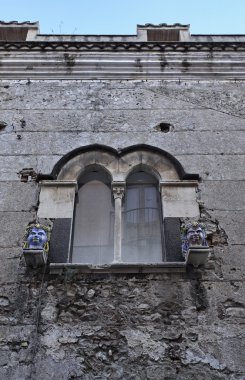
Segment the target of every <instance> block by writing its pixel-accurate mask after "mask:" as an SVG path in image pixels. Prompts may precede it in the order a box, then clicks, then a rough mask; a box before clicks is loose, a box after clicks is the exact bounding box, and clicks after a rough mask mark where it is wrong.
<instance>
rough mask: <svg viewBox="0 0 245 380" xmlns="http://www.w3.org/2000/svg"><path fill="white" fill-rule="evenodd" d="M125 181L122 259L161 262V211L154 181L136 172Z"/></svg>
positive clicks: (146, 175) (142, 173)
mask: <svg viewBox="0 0 245 380" xmlns="http://www.w3.org/2000/svg"><path fill="white" fill-rule="evenodd" d="M128 183H129V184H128V186H127V190H126V196H125V203H124V212H123V240H122V258H123V261H124V262H135V263H136V262H138V263H143V262H144V263H154V262H161V261H162V260H163V259H162V236H161V210H160V202H159V194H158V191H157V185H156V180H155V178H154V177H151V176H150V175H148V174H146V173H144V172H138V173H135V174H133V175H132V176H130V178H129V181H128Z"/></svg>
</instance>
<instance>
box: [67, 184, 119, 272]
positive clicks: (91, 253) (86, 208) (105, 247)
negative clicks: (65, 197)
mask: <svg viewBox="0 0 245 380" xmlns="http://www.w3.org/2000/svg"><path fill="white" fill-rule="evenodd" d="M113 228H114V209H113V205H112V200H111V191H110V189H109V188H108V186H106V185H105V184H104V183H102V182H100V181H97V180H93V181H90V182H88V183H86V184H85V185H83V186H82V187H81V188H80V190H79V192H78V204H77V205H76V212H75V229H74V240H73V255H72V262H74V263H89V264H97V265H101V264H106V263H110V262H112V261H113V246H114V244H113Z"/></svg>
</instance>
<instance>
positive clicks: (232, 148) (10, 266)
mask: <svg viewBox="0 0 245 380" xmlns="http://www.w3.org/2000/svg"><path fill="white" fill-rule="evenodd" d="M244 90H245V85H244V83H242V82H237V81H236V82H231V81H230V82H218V81H216V82H215V81H212V82H211V81H210V82H200V83H199V82H182V81H181V82H173V81H169V82H168V81H69V80H66V81H48V80H47V81H28V80H27V81H2V82H1V84H0V121H3V122H5V123H7V126H4V125H3V126H2V127H1V126H0V128H1V129H0V157H1V158H0V160H1V165H0V181H1V182H0V186H1V188H0V189H1V198H0V224H1V228H0V229H1V234H0V247H1V270H0V280H1V294H0V306H1V316H0V328H1V334H0V345H1V350H2V351H1V355H0V365H1V367H0V368H1V369H0V373H1V375H0V377H1V378H3V379H5V378H9V379H18V380H20V379H43V380H44V379H49V378H53V379H86V380H89V379H101V380H102V379H106V378H110V379H156V380H158V379H181V380H182V379H193V380H194V379H232V380H242V379H244V378H245V367H244V360H243V356H244V348H245V347H244V322H245V300H244V273H243V269H244V244H245V241H244V239H245V238H244V236H245V235H244V190H245V186H244V177H245V172H244V105H243V103H244ZM161 122H167V123H170V124H171V128H169V131H166V132H164V131H161V130H160V127H159V124H160V123H161ZM94 143H98V144H103V145H107V146H111V147H113V148H116V149H120V148H124V147H127V146H130V145H134V144H141V143H147V144H149V145H153V146H156V147H159V148H162V149H164V150H166V151H167V152H169V153H171V154H172V155H173V156H175V157H176V158H177V159H178V160H179V161H180V162H181V164H182V165H183V167H184V169H185V171H186V172H190V173H199V174H200V176H201V178H202V181H201V183H200V199H201V201H202V202H204V204H203V209H202V215H203V217H204V218H206V219H208V221H209V222H210V221H212V223H213V224H216V225H217V231H216V234H215V235H214V236H213V244H214V250H213V255H212V258H211V260H210V263H209V265H208V266H207V267H206V268H205V269H199V270H196V271H194V270H193V271H188V272H187V273H186V274H180V273H179V274H178V273H176V274H175V273H171V274H161V275H160V274H158V275H136V276H134V275H103V276H99V275H85V274H83V275H82V274H75V273H73V272H72V270H68V271H67V272H66V274H65V275H64V276H61V277H59V276H58V277H55V276H51V275H48V274H43V273H42V270H41V271H38V270H26V268H25V267H24V263H23V259H22V258H21V251H22V250H21V242H22V236H23V233H24V228H25V226H26V225H27V224H28V223H29V222H31V221H32V220H34V218H35V216H36V210H37V207H38V192H39V189H38V184H37V183H36V182H35V181H29V182H27V183H21V182H20V177H19V175H18V173H19V172H20V171H21V170H22V169H23V168H34V170H35V171H36V172H38V173H43V174H44V173H45V174H47V173H50V172H51V170H52V168H53V166H54V164H55V163H56V162H57V161H58V160H59V159H60V158H61V157H62V156H63V155H64V154H66V153H68V152H70V151H71V150H73V149H75V148H78V147H80V146H84V145H89V144H94ZM227 243H228V244H227Z"/></svg>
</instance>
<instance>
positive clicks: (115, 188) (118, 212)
mask: <svg viewBox="0 0 245 380" xmlns="http://www.w3.org/2000/svg"><path fill="white" fill-rule="evenodd" d="M112 193H113V197H114V200H115V221H114V262H115V263H118V262H119V263H120V262H121V261H122V200H123V197H124V193H125V186H124V185H121V184H113V185H112Z"/></svg>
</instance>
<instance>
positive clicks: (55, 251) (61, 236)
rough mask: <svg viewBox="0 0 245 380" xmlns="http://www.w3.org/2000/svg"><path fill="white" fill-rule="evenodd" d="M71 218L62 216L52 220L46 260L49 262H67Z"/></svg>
mask: <svg viewBox="0 0 245 380" xmlns="http://www.w3.org/2000/svg"><path fill="white" fill-rule="evenodd" d="M71 221H72V219H68V218H63V219H56V220H54V224H53V229H52V234H51V240H50V252H49V255H48V260H49V262H51V263H67V261H68V252H69V244H70V232H71Z"/></svg>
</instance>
